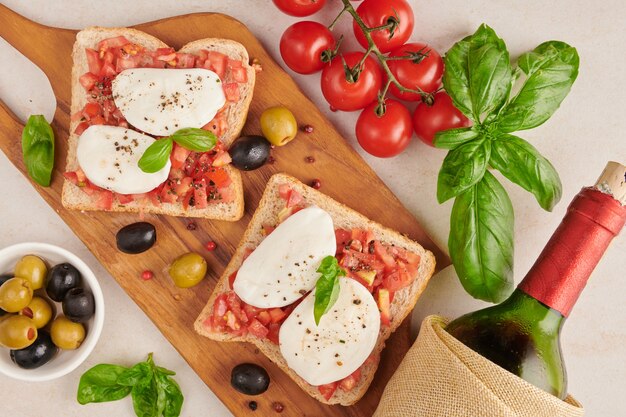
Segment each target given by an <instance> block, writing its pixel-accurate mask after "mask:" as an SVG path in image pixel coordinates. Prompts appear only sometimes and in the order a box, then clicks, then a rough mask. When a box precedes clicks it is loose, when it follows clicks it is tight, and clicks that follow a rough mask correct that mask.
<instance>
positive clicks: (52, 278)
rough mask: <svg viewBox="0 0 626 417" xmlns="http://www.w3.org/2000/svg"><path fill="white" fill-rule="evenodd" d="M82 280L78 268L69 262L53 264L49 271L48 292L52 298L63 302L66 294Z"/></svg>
mask: <svg viewBox="0 0 626 417" xmlns="http://www.w3.org/2000/svg"><path fill="white" fill-rule="evenodd" d="M80 282H81V275H80V272H78V269H76V267H75V266H74V265H72V264H68V263H67V262H65V263H62V264H58V265H55V266H53V267H52V268H51V269H50V272H48V285H47V286H46V292H47V293H48V297H50V298H51V299H52V300H54V301H57V302H61V301H63V298H64V297H65V294H66V293H67V292H68V291H69V290H71V289H72V288H74V287H78V286H79V285H80Z"/></svg>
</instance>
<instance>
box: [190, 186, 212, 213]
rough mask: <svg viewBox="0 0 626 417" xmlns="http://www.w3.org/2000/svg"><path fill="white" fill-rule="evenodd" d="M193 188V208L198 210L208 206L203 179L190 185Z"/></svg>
mask: <svg viewBox="0 0 626 417" xmlns="http://www.w3.org/2000/svg"><path fill="white" fill-rule="evenodd" d="M191 186H192V187H193V201H194V207H195V208H198V209H203V208H206V207H207V206H208V205H209V202H208V200H207V197H208V196H207V192H206V181H205V179H204V178H202V179H200V180H198V181H194V182H193V184H192V185H191Z"/></svg>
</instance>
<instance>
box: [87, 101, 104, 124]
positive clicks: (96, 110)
mask: <svg viewBox="0 0 626 417" xmlns="http://www.w3.org/2000/svg"><path fill="white" fill-rule="evenodd" d="M101 110H102V108H101V107H100V105H99V104H98V103H87V104H85V107H84V108H83V116H84V117H85V118H86V119H87V120H90V119H91V118H92V117H94V116H97V115H99V114H100V112H101Z"/></svg>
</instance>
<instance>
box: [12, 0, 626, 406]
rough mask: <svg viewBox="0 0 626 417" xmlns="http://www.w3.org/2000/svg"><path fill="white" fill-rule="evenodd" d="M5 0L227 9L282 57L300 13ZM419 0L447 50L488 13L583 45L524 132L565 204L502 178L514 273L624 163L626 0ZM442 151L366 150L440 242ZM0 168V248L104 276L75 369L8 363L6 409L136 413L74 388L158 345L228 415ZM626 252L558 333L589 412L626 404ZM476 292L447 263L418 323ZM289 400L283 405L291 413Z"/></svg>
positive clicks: (24, 79)
mask: <svg viewBox="0 0 626 417" xmlns="http://www.w3.org/2000/svg"><path fill="white" fill-rule="evenodd" d="M2 3H3V4H5V5H6V6H8V7H10V8H12V9H14V10H16V11H18V12H19V13H21V14H23V15H25V16H27V17H29V18H31V19H33V20H35V21H37V22H40V23H43V24H47V25H51V26H60V27H67V28H82V27H85V26H89V25H102V26H125V25H132V24H136V23H141V22H146V21H150V20H155V19H159V18H164V17H168V16H174V15H178V14H185V13H192V12H205V11H216V12H222V13H226V14H230V15H232V16H233V17H235V18H237V19H239V20H241V21H242V22H244V23H245V24H246V25H247V26H248V27H249V28H250V29H251V30H252V32H253V33H255V34H256V35H257V37H258V38H259V39H260V40H261V41H262V42H263V44H264V45H265V47H266V48H267V49H268V50H269V51H270V53H271V54H273V56H274V57H275V58H276V59H277V60H278V61H279V62H281V61H280V57H279V54H278V40H279V39H280V35H281V34H282V32H283V30H284V29H285V28H286V27H287V26H288V25H290V24H291V23H293V22H295V18H291V17H289V16H286V15H283V14H281V13H279V12H278V11H277V9H275V8H274V7H273V5H272V3H271V2H270V1H269V0H248V1H245V0H197V1H182V0H181V1H175V2H174V1H165V0H135V1H128V0H123V1H122V0H110V1H107V2H95V1H79V0H55V1H48V0H31V1H27V2H26V1H22V0H3V1H2ZM329 3H331V6H330V7H328V6H327V7H326V9H325V10H324V11H323V12H320V13H318V14H317V15H315V16H313V19H314V20H319V21H323V22H330V20H332V17H333V16H334V14H335V11H337V10H338V9H339V2H338V1H337V0H330V1H329ZM411 4H412V6H413V8H414V11H415V14H416V24H415V28H416V29H415V32H414V34H413V37H412V39H414V40H421V41H427V42H429V43H430V44H431V46H433V47H435V48H436V49H438V50H439V51H440V52H442V53H443V52H445V51H446V50H447V49H448V48H449V47H450V46H451V45H452V43H453V42H454V41H455V40H457V39H459V38H461V37H462V36H465V35H467V34H469V33H472V32H473V31H474V30H475V29H476V27H477V26H478V25H479V24H480V23H482V22H485V23H487V24H489V25H491V26H492V27H493V28H494V29H495V30H496V32H497V33H498V34H499V35H500V36H501V37H502V38H503V39H504V40H505V41H506V43H507V45H508V47H509V50H510V51H511V54H512V56H513V57H517V56H518V55H519V54H520V53H522V52H524V51H526V50H529V49H532V48H534V47H535V46H536V45H537V44H539V43H541V42H543V41H545V40H550V39H559V40H563V41H566V42H568V43H570V44H572V45H574V46H576V47H577V48H578V51H579V54H580V56H581V68H580V75H579V77H578V80H577V81H576V83H575V85H574V87H573V90H572V92H571V94H570V95H569V97H568V98H567V99H566V100H565V102H564V103H563V105H562V107H561V109H560V110H559V111H557V113H556V114H555V115H554V116H553V117H552V119H551V120H550V121H548V122H547V123H546V124H545V125H543V126H541V127H539V128H536V129H533V130H531V131H526V132H522V134H521V136H522V137H524V138H526V139H528V140H529V141H530V142H531V143H532V144H533V145H535V146H536V147H537V148H538V149H539V150H540V151H541V152H542V153H543V154H544V155H546V156H547V157H548V158H549V159H550V160H551V161H552V163H553V164H554V166H555V167H556V168H557V170H558V171H559V173H560V175H561V179H562V181H563V186H564V192H563V199H562V201H561V203H560V204H559V205H558V206H557V207H556V208H555V210H554V212H553V213H547V212H544V211H543V210H541V209H540V208H539V207H538V205H537V203H536V202H535V200H534V199H533V197H532V196H531V195H530V194H528V193H526V192H525V191H523V190H521V189H520V188H519V187H516V186H513V185H511V184H510V183H509V182H506V181H505V182H504V185H505V187H506V188H507V190H508V191H509V193H510V196H511V199H512V201H513V205H514V208H515V215H516V222H515V233H516V234H515V244H516V253H515V274H516V282H519V280H520V279H521V278H522V277H523V276H524V274H525V272H526V271H527V270H528V269H529V268H530V266H531V265H532V263H533V261H534V259H535V258H536V257H537V255H538V254H539V252H540V250H541V248H542V247H543V245H544V243H545V242H546V241H547V239H548V238H549V236H550V235H551V233H552V232H553V230H554V229H555V227H556V225H557V224H558V223H559V222H560V220H561V218H562V216H563V214H564V213H565V209H566V207H567V204H568V203H569V201H570V200H571V199H572V197H573V196H574V195H575V194H576V193H577V192H578V190H579V189H580V188H581V187H582V186H584V185H589V184H592V183H593V182H594V181H595V179H596V177H597V175H598V174H599V173H600V171H601V170H602V168H603V167H604V164H605V163H606V161H608V160H611V159H612V160H617V161H619V162H622V163H624V162H626V117H624V111H625V110H626V77H624V69H625V68H626V54H625V53H624V45H625V44H626V31H624V28H625V27H626V3H625V2H623V1H620V0H611V1H603V2H601V3H598V4H594V5H591V4H590V3H589V2H588V1H582V0H576V1H573V0H569V1H568V0H554V1H551V2H546V1H537V0H532V1H524V2H519V1H514V0H508V1H504V0H502V1H488V0H474V1H472V2H466V1H461V0H455V1H446V2H426V1H418V0H411ZM347 28H348V19H347V18H346V19H345V20H344V21H343V22H342V24H341V25H340V26H339V30H340V31H343V32H348V30H347ZM348 37H349V38H350V37H351V36H348ZM33 42H36V39H33ZM348 45H354V41H352V40H350V41H349V42H348ZM0 62H2V63H3V65H2V66H0V99H2V100H3V101H5V102H6V103H7V104H8V105H9V107H11V108H12V109H13V110H14V111H15V112H16V113H17V114H18V115H19V116H20V117H22V118H26V117H27V116H28V115H29V114H31V113H43V114H45V115H46V116H47V117H48V119H49V118H50V116H51V115H52V112H53V108H54V99H53V96H52V92H51V89H50V87H49V84H48V82H47V80H46V78H45V77H44V75H43V74H42V73H41V72H40V71H39V70H38V69H37V68H35V67H34V65H32V64H30V63H28V62H27V61H26V60H25V59H24V57H22V56H21V55H20V54H19V53H17V52H16V51H15V50H13V49H12V48H11V47H10V46H8V45H7V44H6V43H5V42H4V41H3V40H0ZM295 79H296V81H297V82H298V83H299V84H300V86H301V87H302V88H303V89H304V91H305V92H306V93H307V94H308V95H309V96H310V97H311V99H312V100H313V101H314V102H315V103H317V104H318V105H319V107H320V108H321V109H322V111H323V112H324V113H325V114H326V115H327V116H328V117H329V118H330V120H332V121H333V122H334V123H335V125H336V126H337V128H338V130H339V131H340V132H342V133H343V134H344V136H345V138H346V140H347V141H348V142H350V143H351V144H353V145H354V144H356V140H355V137H354V134H353V129H354V123H355V121H356V117H357V115H356V114H346V113H341V112H337V113H332V112H330V111H329V110H328V106H327V105H326V103H325V101H324V99H323V97H322V95H321V92H320V90H319V84H318V83H319V76H317V75H315V76H299V75H297V76H295ZM16 140H17V138H16ZM443 157H444V152H443V151H439V150H435V149H432V148H428V147H427V146H425V145H423V144H421V143H419V142H418V141H417V140H415V141H414V143H412V144H411V146H410V147H409V149H408V151H407V152H405V153H404V154H403V155H402V156H400V157H398V158H396V159H393V160H377V159H375V158H372V157H368V156H367V155H366V156H365V158H366V160H367V161H368V162H369V163H370V164H371V165H372V167H373V168H374V169H375V171H376V172H377V173H378V175H379V176H380V177H381V178H382V179H383V180H384V181H385V182H386V183H387V184H388V185H389V187H390V188H391V189H392V190H393V191H394V192H395V193H396V194H397V195H398V197H399V198H400V200H402V202H403V203H404V204H405V205H406V206H407V208H408V209H409V210H410V211H411V212H412V213H413V214H414V215H415V216H416V217H417V218H418V219H419V221H420V222H422V223H423V224H424V225H426V227H427V230H429V232H430V233H431V235H432V236H433V237H434V238H435V240H436V241H437V242H438V243H439V244H440V245H442V246H445V243H446V240H447V235H448V218H449V214H450V210H451V204H450V203H447V204H444V205H443V206H440V205H438V204H437V202H436V199H435V186H436V176H437V172H438V169H439V166H440V165H441V161H442V159H443ZM0 178H1V179H2V183H3V197H2V198H0V215H1V216H2V220H1V222H0V247H4V246H7V245H10V244H13V243H17V242H23V241H43V242H49V243H53V244H57V245H61V246H63V247H65V248H67V249H69V250H71V251H73V252H75V253H76V254H78V255H79V256H80V257H82V258H83V259H84V260H85V261H86V262H87V263H88V264H89V265H90V266H91V267H92V268H93V269H94V271H95V272H96V275H98V277H99V279H100V282H101V285H102V289H103V291H104V296H105V299H106V303H107V313H106V319H105V327H104V331H103V334H102V337H101V339H100V342H99V343H98V346H97V347H96V349H95V351H94V352H93V354H92V355H91V356H90V357H89V359H88V360H87V361H86V362H85V363H84V364H83V365H82V366H81V367H80V368H78V369H77V370H76V371H74V372H73V373H71V374H69V375H67V376H65V377H64V378H61V379H59V380H57V381H54V382H49V383H39V384H36V386H35V385H33V384H27V383H23V382H17V381H13V380H10V379H8V378H6V377H2V376H0V417H39V416H68V417H69V416H93V417H96V416H120V417H123V416H129V417H131V416H133V415H134V413H133V410H132V405H131V401H130V400H129V399H128V400H124V401H118V402H114V403H106V404H96V405H89V406H80V405H79V404H78V403H77V402H76V400H75V396H76V387H77V385H78V380H79V378H80V375H81V374H82V373H83V372H84V371H85V370H86V369H88V368H89V367H91V366H93V365H94V364H97V363H101V362H109V363H120V364H126V365H130V364H132V363H135V362H138V361H140V360H143V359H144V358H145V356H146V355H147V353H148V352H154V353H155V358H156V361H157V362H158V363H159V364H161V365H163V366H165V367H167V368H170V369H174V370H176V372H177V374H178V375H177V380H178V381H179V383H180V385H181V386H182V389H183V392H184V394H185V405H184V407H183V411H182V415H183V416H212V417H219V416H229V415H230V413H229V412H228V410H227V409H226V408H225V407H224V406H223V405H222V404H221V402H220V401H219V400H218V399H217V398H216V397H215V395H214V394H213V393H212V392H211V391H210V390H209V389H208V388H207V387H206V386H205V385H204V383H203V382H202V381H201V380H200V379H199V378H198V377H197V375H196V374H195V373H194V372H193V370H191V368H189V366H188V365H187V364H186V363H185V361H184V360H183V359H182V357H180V356H179V355H178V353H177V352H176V351H175V350H174V349H173V348H172V346H171V345H170V344H169V343H168V342H167V341H166V340H165V338H164V337H163V336H162V335H161V334H160V333H159V331H158V330H157V329H156V327H155V326H154V325H153V324H152V323H151V322H150V320H149V319H148V318H147V317H146V316H145V315H144V314H143V313H142V312H141V311H140V310H139V308H138V307H137V306H136V305H135V304H134V303H133V302H132V301H131V300H130V298H128V297H127V296H126V294H125V293H124V292H123V291H122V290H121V289H120V288H119V286H118V285H117V283H116V282H115V280H114V279H113V278H112V277H110V276H109V275H108V274H107V273H106V272H105V270H104V268H103V267H102V266H101V265H100V264H99V263H98V261H96V259H95V258H94V257H93V255H91V253H90V252H89V251H88V250H87V249H86V248H85V246H84V245H83V244H82V243H81V242H80V241H79V240H78V238H77V237H76V236H75V235H74V234H73V233H72V231H71V230H70V229H69V228H68V227H67V226H66V225H65V224H64V223H63V222H62V221H61V219H60V218H59V217H58V216H57V215H56V213H55V212H54V211H53V210H52V209H50V207H49V206H48V205H47V204H46V203H45V202H44V201H43V199H41V198H40V197H39V195H38V194H37V193H36V192H35V190H34V189H33V188H32V187H31V186H30V184H29V183H28V181H27V180H26V179H25V178H24V177H23V176H22V175H21V174H20V173H19V172H18V171H17V170H16V169H15V168H14V167H13V165H12V164H11V163H10V162H9V161H8V160H7V158H6V157H5V156H4V154H2V153H0ZM625 254H626V236H625V235H623V236H621V237H620V238H618V239H616V241H615V242H614V243H613V245H612V246H611V247H610V249H609V250H608V252H607V253H606V255H605V257H604V259H603V261H602V263H601V264H600V265H599V267H598V268H597V269H596V271H595V273H594V274H593V277H592V279H591V281H590V282H589V284H588V286H587V288H586V290H585V291H584V293H583V296H582V297H581V299H580V301H579V302H578V304H577V305H576V307H575V309H574V311H573V313H572V315H571V316H570V319H569V320H568V324H567V325H566V326H565V329H564V333H563V339H562V344H563V351H564V355H565V359H566V364H567V367H568V371H569V372H568V374H569V386H570V391H571V392H572V393H573V394H574V395H575V396H576V397H577V398H578V399H579V400H581V401H582V402H583V404H584V405H585V407H586V410H587V416H590V417H600V416H606V417H613V416H620V415H624V410H625V409H626V399H625V396H624V392H625V391H626V359H624V358H625V357H626V304H625V303H624V301H625V299H626V297H625V296H624V294H625V293H626V290H625V285H624V280H623V278H624V271H626V257H625ZM480 305H481V303H480V302H477V301H475V300H472V299H471V298H470V297H469V296H468V295H466V294H465V293H464V291H463V289H462V288H461V286H460V284H459V283H458V280H457V278H456V275H455V273H454V270H453V269H452V268H448V269H446V270H444V271H443V272H441V273H440V274H438V275H437V276H435V277H434V278H433V280H432V281H431V284H430V286H429V287H428V289H427V290H426V292H425V293H424V295H423V296H422V298H421V299H420V301H419V302H418V305H417V308H416V310H415V313H414V320H413V321H414V323H415V325H417V324H419V323H420V321H421V319H422V318H423V317H424V316H426V315H427V314H432V313H437V314H443V315H448V316H456V315H459V314H461V313H464V312H467V311H469V310H472V309H475V308H477V307H478V306H480ZM207 360H211V359H210V358H207ZM224 383H225V384H228V381H224ZM288 411H289V410H285V412H284V413H283V415H290V414H289V412H288ZM259 415H260V414H259Z"/></svg>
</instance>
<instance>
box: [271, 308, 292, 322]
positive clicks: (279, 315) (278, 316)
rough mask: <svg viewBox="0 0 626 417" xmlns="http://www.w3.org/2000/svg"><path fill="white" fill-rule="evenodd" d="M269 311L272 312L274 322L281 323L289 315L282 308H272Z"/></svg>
mask: <svg viewBox="0 0 626 417" xmlns="http://www.w3.org/2000/svg"><path fill="white" fill-rule="evenodd" d="M268 312H269V313H270V319H271V320H272V323H280V322H281V321H283V320H284V319H285V318H286V317H287V314H286V313H285V312H284V311H283V310H281V309H280V308H272V309H270V310H269V311H268Z"/></svg>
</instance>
